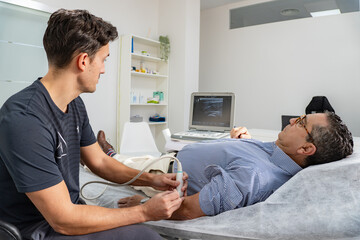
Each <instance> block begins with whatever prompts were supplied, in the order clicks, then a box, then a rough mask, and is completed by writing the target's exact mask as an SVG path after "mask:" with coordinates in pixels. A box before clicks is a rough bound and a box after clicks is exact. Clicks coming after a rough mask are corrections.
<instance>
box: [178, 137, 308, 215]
mask: <svg viewBox="0 0 360 240" xmlns="http://www.w3.org/2000/svg"><path fill="white" fill-rule="evenodd" d="M177 157H178V159H179V160H180V161H181V163H182V167H183V170H184V171H186V172H187V174H188V175H189V180H188V182H189V186H188V194H189V195H193V194H195V193H197V192H200V195H199V201H200V207H201V210H202V211H203V212H204V213H205V214H206V215H216V214H219V213H221V212H224V211H228V210H231V209H235V208H239V207H244V206H248V205H252V204H254V203H257V202H261V201H264V200H265V199H266V198H268V197H269V196H270V195H271V194H272V193H273V192H274V191H275V190H276V189H278V188H279V187H280V186H281V185H282V184H284V183H285V182H286V181H287V180H289V179H290V178H291V177H292V176H294V175H295V174H296V173H297V172H299V171H300V170H301V169H302V168H301V167H300V166H299V165H298V164H296V163H295V162H294V161H293V160H292V159H291V158H290V157H289V156H287V155H286V154H285V153H284V152H283V151H282V150H281V149H280V148H279V147H277V146H276V144H275V142H267V143H264V142H261V141H258V140H253V139H221V140H217V141H204V142H200V143H194V144H190V145H187V146H186V147H184V148H183V149H182V150H181V151H180V152H179V153H178V155H177Z"/></svg>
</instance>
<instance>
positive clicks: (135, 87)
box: [117, 35, 169, 151]
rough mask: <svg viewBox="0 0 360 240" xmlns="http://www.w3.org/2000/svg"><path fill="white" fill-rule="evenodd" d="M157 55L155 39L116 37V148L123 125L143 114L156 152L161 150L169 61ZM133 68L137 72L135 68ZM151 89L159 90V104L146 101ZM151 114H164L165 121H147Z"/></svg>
mask: <svg viewBox="0 0 360 240" xmlns="http://www.w3.org/2000/svg"><path fill="white" fill-rule="evenodd" d="M143 51H145V52H143ZM159 56H160V42H158V41H155V40H152V39H147V38H143V37H139V36H135V35H124V36H122V37H121V38H120V66H119V70H120V74H119V84H118V104H117V105H118V108H117V119H118V120H117V144H118V145H117V150H118V151H119V150H120V144H121V136H122V133H123V127H124V124H125V122H129V121H130V117H131V116H135V115H139V116H141V117H143V121H146V122H148V123H149V126H150V129H151V132H152V134H153V136H154V139H155V142H156V145H157V147H158V149H159V150H160V151H163V148H164V144H165V142H164V139H163V136H162V130H164V129H165V128H167V123H168V85H169V77H168V73H169V60H168V61H163V60H162V59H161V58H160V57H159ZM133 67H135V68H136V70H138V71H135V70H134V69H133ZM141 69H143V72H141ZM153 92H163V96H164V97H163V98H164V99H163V101H161V102H160V103H159V104H155V103H147V98H148V97H153ZM134 96H135V97H134ZM155 114H158V115H160V116H161V117H165V120H166V121H165V122H149V117H150V116H153V115H155ZM139 137H141V136H139Z"/></svg>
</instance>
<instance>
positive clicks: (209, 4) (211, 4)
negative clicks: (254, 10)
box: [200, 0, 243, 10]
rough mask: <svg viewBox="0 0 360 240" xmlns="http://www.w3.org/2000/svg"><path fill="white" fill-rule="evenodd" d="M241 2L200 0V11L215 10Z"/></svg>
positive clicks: (233, 0) (239, 0) (236, 0)
mask: <svg viewBox="0 0 360 240" xmlns="http://www.w3.org/2000/svg"><path fill="white" fill-rule="evenodd" d="M241 1H243V0H201V1H200V9H201V10H204V9H208V8H215V7H219V6H222V5H226V4H229V3H236V2H241Z"/></svg>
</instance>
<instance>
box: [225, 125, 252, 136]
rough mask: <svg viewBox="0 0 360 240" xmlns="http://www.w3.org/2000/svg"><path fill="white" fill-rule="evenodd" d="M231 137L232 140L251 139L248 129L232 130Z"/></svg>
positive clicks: (238, 128)
mask: <svg viewBox="0 0 360 240" xmlns="http://www.w3.org/2000/svg"><path fill="white" fill-rule="evenodd" d="M230 136H231V138H247V139H250V138H251V135H250V133H249V131H248V130H247V128H246V127H237V128H233V129H231V132H230Z"/></svg>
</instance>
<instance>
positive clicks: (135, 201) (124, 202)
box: [118, 195, 145, 208]
mask: <svg viewBox="0 0 360 240" xmlns="http://www.w3.org/2000/svg"><path fill="white" fill-rule="evenodd" d="M143 198H145V197H144V196H141V195H134V196H131V197H126V198H121V199H120V200H119V201H118V207H119V208H125V207H133V206H136V205H139V204H140V201H141V199H143Z"/></svg>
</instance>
